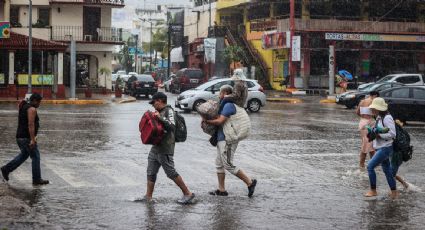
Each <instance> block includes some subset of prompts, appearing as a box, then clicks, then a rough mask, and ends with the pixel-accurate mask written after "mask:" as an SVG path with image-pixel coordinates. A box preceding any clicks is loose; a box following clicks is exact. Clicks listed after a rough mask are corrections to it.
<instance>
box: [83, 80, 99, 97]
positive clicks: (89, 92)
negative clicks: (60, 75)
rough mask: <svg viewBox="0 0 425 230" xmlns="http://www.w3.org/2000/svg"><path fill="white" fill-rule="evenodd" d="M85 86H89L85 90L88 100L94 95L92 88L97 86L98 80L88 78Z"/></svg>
mask: <svg viewBox="0 0 425 230" xmlns="http://www.w3.org/2000/svg"><path fill="white" fill-rule="evenodd" d="M84 84H85V85H86V86H87V87H86V89H85V90H84V94H85V96H86V98H91V97H92V95H93V91H92V88H93V87H94V86H96V84H97V80H96V79H90V78H86V79H85V80H84Z"/></svg>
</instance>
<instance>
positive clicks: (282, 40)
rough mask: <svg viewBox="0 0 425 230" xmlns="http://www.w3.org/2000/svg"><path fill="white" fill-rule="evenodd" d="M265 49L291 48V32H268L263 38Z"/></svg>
mask: <svg viewBox="0 0 425 230" xmlns="http://www.w3.org/2000/svg"><path fill="white" fill-rule="evenodd" d="M261 43H262V46H263V49H285V48H289V47H291V45H290V41H289V32H279V33H278V32H272V33H270V32H266V33H264V34H263V36H262V38H261Z"/></svg>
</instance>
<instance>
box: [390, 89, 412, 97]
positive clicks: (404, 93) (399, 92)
mask: <svg viewBox="0 0 425 230" xmlns="http://www.w3.org/2000/svg"><path fill="white" fill-rule="evenodd" d="M391 96H392V97H395V98H409V88H401V89H396V90H394V91H393V92H392V94H391Z"/></svg>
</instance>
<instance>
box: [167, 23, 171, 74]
mask: <svg viewBox="0 0 425 230" xmlns="http://www.w3.org/2000/svg"><path fill="white" fill-rule="evenodd" d="M167 21H168V51H167V53H168V54H167V55H168V58H167V77H170V68H171V57H170V55H171V24H170V20H169V19H168V15H167Z"/></svg>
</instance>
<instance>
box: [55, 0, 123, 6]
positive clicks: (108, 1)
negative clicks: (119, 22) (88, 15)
mask: <svg viewBox="0 0 425 230" xmlns="http://www.w3.org/2000/svg"><path fill="white" fill-rule="evenodd" d="M49 2H50V3H61V4H83V5H112V6H124V0H49Z"/></svg>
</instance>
